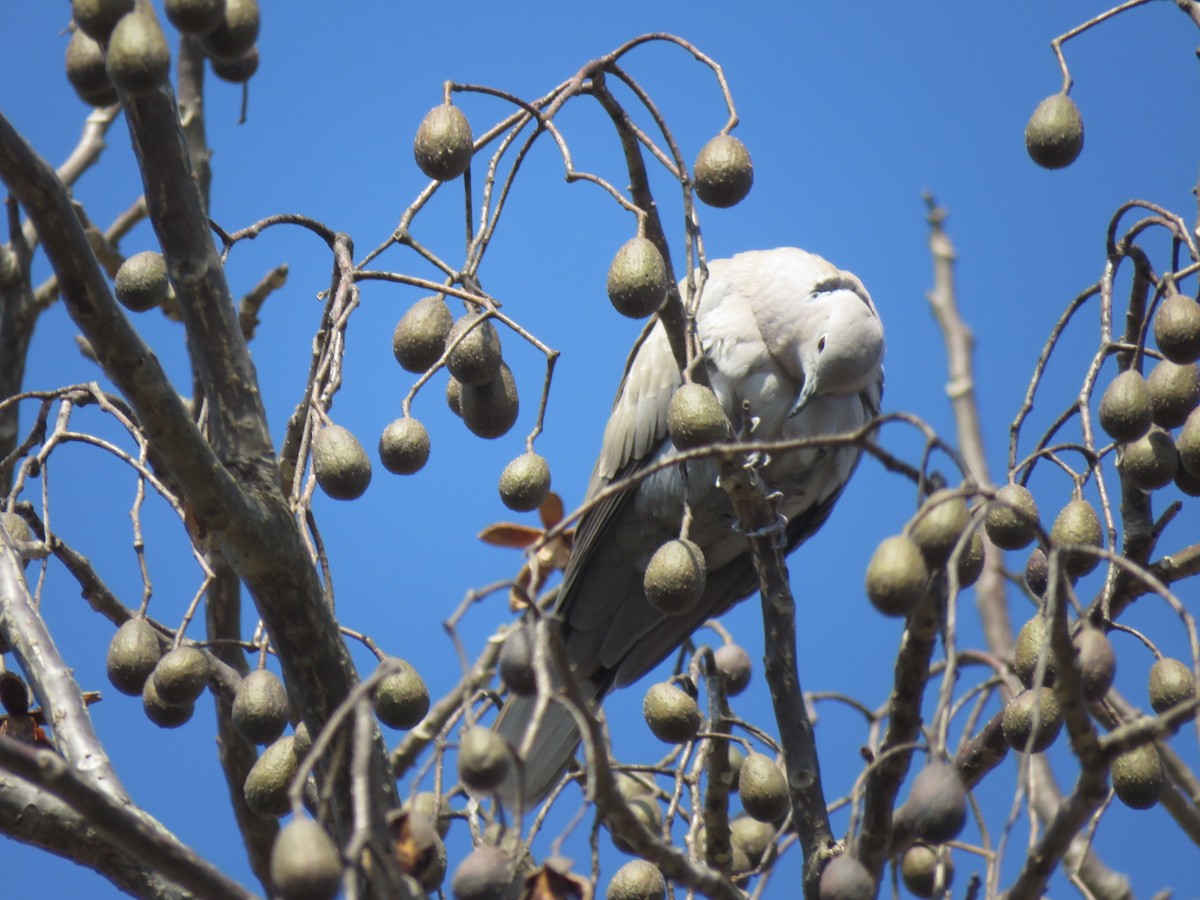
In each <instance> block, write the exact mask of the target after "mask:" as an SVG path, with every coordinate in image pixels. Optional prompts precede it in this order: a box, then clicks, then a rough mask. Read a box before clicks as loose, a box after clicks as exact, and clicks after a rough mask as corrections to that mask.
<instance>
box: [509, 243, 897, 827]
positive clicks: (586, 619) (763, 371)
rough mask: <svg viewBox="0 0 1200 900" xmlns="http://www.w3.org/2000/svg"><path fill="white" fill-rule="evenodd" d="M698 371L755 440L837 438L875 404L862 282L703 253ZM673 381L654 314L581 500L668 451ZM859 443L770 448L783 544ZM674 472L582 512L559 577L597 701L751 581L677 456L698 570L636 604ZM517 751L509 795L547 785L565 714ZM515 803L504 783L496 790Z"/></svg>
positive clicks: (875, 363)
mask: <svg viewBox="0 0 1200 900" xmlns="http://www.w3.org/2000/svg"><path fill="white" fill-rule="evenodd" d="M696 330H697V333H698V336H699V339H700V344H701V347H702V348H703V351H704V357H705V362H706V364H707V369H708V377H709V380H710V382H711V384H712V388H713V390H714V391H715V393H716V395H717V397H718V398H719V399H720V401H721V404H722V406H723V407H724V409H725V412H726V414H727V415H728V416H729V419H730V421H731V422H733V423H734V425H735V428H736V427H737V426H738V423H742V422H750V423H752V432H751V433H750V434H749V435H743V436H744V437H746V438H748V439H751V440H762V441H772V440H778V439H787V438H808V437H818V436H821V435H835V434H843V433H846V432H850V431H853V430H855V429H857V428H859V427H861V426H862V425H864V424H865V423H867V422H869V421H870V420H871V419H872V418H874V417H875V416H876V415H877V414H878V413H879V405H880V398H881V395H882V393H883V369H882V361H883V353H884V339H883V326H882V324H881V323H880V320H879V315H878V313H877V312H876V310H875V306H874V304H873V303H872V302H871V298H870V296H869V295H868V294H867V291H866V288H864V287H863V285H862V282H860V281H859V280H858V278H856V277H855V276H854V275H852V274H850V273H849V272H846V271H843V270H841V269H838V268H837V267H836V266H834V265H832V264H830V263H829V262H826V261H825V260H824V259H822V258H821V257H819V256H816V255H814V254H812V253H807V252H805V251H804V250H798V249H795V248H792V247H783V248H779V249H776V250H762V251H752V252H748V253H740V254H738V255H737V256H734V257H733V258H732V259H723V260H716V261H713V262H711V263H710V264H709V277H708V280H707V283H706V284H705V285H704V290H703V293H702V295H701V299H700V306H699V309H698V311H697V315H696ZM681 383H682V379H681V378H680V374H679V370H678V368H677V366H676V364H675V358H674V356H673V355H672V353H671V349H670V346H669V345H668V342H667V336H666V333H665V331H664V330H663V327H662V325H661V323H659V324H656V325H655V326H654V327H653V328H652V329H651V331H650V333H649V335H648V336H647V337H646V339H645V340H644V341H643V342H642V344H641V346H640V347H639V348H638V349H637V352H636V355H635V356H634V358H633V359H632V361H631V362H630V364H629V366H628V368H627V370H626V373H625V377H624V379H623V380H622V382H621V387H620V389H619V391H618V393H617V398H616V401H615V403H614V404H613V410H612V415H611V416H610V418H609V420H608V426H607V427H606V429H605V432H604V444H603V446H602V447H601V450H600V458H599V459H598V460H597V462H596V467H595V470H594V472H593V474H592V480H591V484H590V486H589V488H588V492H587V498H588V499H590V498H592V497H594V496H595V495H596V494H597V493H598V492H599V491H600V490H602V489H603V488H604V487H606V486H607V485H609V484H610V483H611V482H613V481H615V480H617V479H620V478H623V477H625V476H627V475H629V474H631V473H633V472H636V471H637V470H638V469H640V468H642V467H644V466H646V465H648V464H651V463H654V462H657V461H658V460H660V459H662V458H664V457H666V456H668V455H670V454H672V453H674V452H675V449H674V447H673V446H672V444H671V441H670V439H669V438H668V437H667V407H668V404H669V403H670V399H671V395H672V393H673V392H674V391H675V389H676V388H677V387H678V386H679V385H680V384H681ZM859 456H860V450H859V449H858V448H857V447H852V446H845V447H826V448H815V449H804V450H795V451H789V452H784V453H774V454H771V455H770V457H769V458H767V460H766V463H765V465H764V466H763V468H762V470H761V474H762V477H763V479H764V481H765V482H766V485H767V488H768V490H770V491H773V492H776V491H777V492H778V493H779V494H780V495H781V499H780V501H779V503H780V512H781V513H782V515H783V516H784V517H785V519H786V525H785V526H784V535H783V537H784V539H785V540H786V544H787V548H788V551H789V552H790V551H791V550H793V549H794V548H796V547H797V546H799V545H800V544H802V543H803V542H804V541H805V540H807V539H808V538H809V537H811V536H812V535H813V534H814V533H815V532H816V531H817V530H818V529H819V528H820V527H821V525H822V524H824V522H825V520H826V518H828V516H829V514H830V511H831V510H832V509H833V505H834V503H835V502H836V501H837V498H838V497H839V496H840V495H841V493H842V490H843V488H845V486H846V482H847V481H848V480H849V478H850V476H851V474H852V473H853V472H854V469H855V466H856V465H857V464H858V460H859ZM684 490H685V479H684V478H683V476H682V475H681V473H680V470H679V467H678V466H671V467H668V468H666V469H664V470H662V471H660V472H657V473H656V474H654V475H652V476H650V477H649V478H647V479H645V480H644V481H642V482H641V483H640V484H639V485H638V486H637V487H636V488H634V489H632V490H630V491H625V492H622V493H620V494H618V495H615V496H613V497H611V498H609V499H607V500H605V501H603V502H602V503H600V504H599V505H598V506H597V507H596V508H594V509H593V510H591V511H590V512H589V513H587V515H586V516H585V517H584V518H583V519H582V521H581V522H580V525H579V528H578V531H577V533H576V537H575V547H574V550H573V552H572V554H571V559H570V562H569V563H568V565H567V568H566V571H565V572H564V575H563V582H562V586H561V589H560V592H559V595H558V600H557V605H556V607H555V613H554V614H555V619H556V620H557V624H558V627H559V628H560V633H561V636H562V640H563V642H564V644H565V647H566V652H567V655H568V657H569V659H570V661H571V665H572V667H573V670H574V677H575V678H576V680H577V681H578V683H579V685H580V687H581V689H582V691H583V693H584V695H585V696H586V697H588V698H589V699H591V700H594V701H595V702H597V703H599V702H600V701H601V700H602V699H603V698H604V696H605V695H606V694H607V693H608V692H609V691H611V690H612V689H613V688H617V687H624V686H626V685H628V684H631V683H632V682H634V681H636V680H637V679H638V678H640V677H641V676H642V675H644V674H645V673H646V672H648V671H649V670H650V669H652V668H653V667H654V666H655V665H657V664H658V663H659V662H660V661H661V660H662V659H664V658H665V657H666V656H667V655H668V654H670V653H671V652H672V651H673V650H674V649H675V648H676V647H678V646H679V645H680V644H682V643H683V641H684V640H686V639H687V637H688V635H690V634H691V633H692V632H693V631H695V630H696V629H697V628H698V627H699V626H700V625H701V624H702V623H703V622H704V621H705V620H706V619H710V618H713V617H714V616H719V615H721V614H722V613H724V612H725V611H726V610H727V609H729V607H731V606H732V605H733V604H734V603H736V602H738V601H739V600H742V599H744V598H746V597H747V596H749V595H750V594H751V593H753V592H754V591H755V590H756V589H757V587H758V580H757V577H756V575H755V571H754V566H753V563H752V560H751V557H750V552H749V548H748V546H747V544H746V539H745V537H744V536H743V535H742V534H741V533H740V532H739V531H738V528H737V522H736V519H735V517H734V513H733V509H732V507H731V505H730V502H729V500H728V498H727V497H726V495H725V493H724V491H723V490H722V489H721V488H720V487H719V486H718V485H717V464H716V463H715V462H713V461H701V462H695V461H693V462H691V463H688V464H687V478H686V490H687V493H688V497H687V499H688V501H689V504H690V506H691V510H692V514H693V520H692V524H691V529H690V533H689V535H688V537H689V539H690V540H692V541H694V542H695V543H696V544H698V545H699V546H700V548H701V549H702V550H703V552H704V556H705V559H706V561H707V568H708V580H707V584H706V586H705V590H704V594H703V597H702V598H701V600H700V602H699V603H698V604H697V605H696V607H695V608H694V609H693V610H692V611H691V612H688V613H685V614H683V615H678V616H666V615H664V614H663V613H661V612H659V611H657V610H656V609H655V608H654V607H652V606H651V605H650V603H649V602H648V601H647V600H646V597H645V593H644V591H643V587H642V582H643V575H644V573H645V571H646V566H647V564H648V563H649V561H650V557H651V556H652V555H653V554H654V551H655V550H657V549H658V547H659V546H660V545H662V544H663V543H664V542H666V541H668V540H671V539H673V538H677V537H678V536H679V530H680V523H681V519H682V515H683V501H684ZM533 713H534V698H531V697H512V698H510V699H509V700H508V701H507V702H506V704H505V707H504V709H503V711H502V712H501V715H500V718H499V719H498V721H497V725H496V727H497V730H498V731H499V733H500V734H501V735H502V736H503V737H505V738H506V739H507V740H508V741H509V742H510V743H511V744H512V746H514V747H520V746H521V745H522V742H523V741H524V739H525V737H526V730H527V729H528V727H529V726H530V725H531V724H532V723H531V720H532V717H533ZM536 728H537V731H536V734H535V736H534V739H533V741H532V744H531V746H532V748H533V749H532V752H531V753H530V755H529V756H528V757H527V758H526V759H524V760H523V766H522V769H523V781H522V784H521V788H520V792H519V793H520V798H521V800H522V802H524V804H526V805H527V806H528V805H529V804H531V803H533V802H536V801H537V800H539V799H540V798H541V797H543V796H544V795H545V793H546V792H547V791H548V790H549V788H550V787H551V785H552V784H553V783H554V782H555V781H556V780H557V778H558V777H559V775H561V773H562V771H563V769H564V768H565V766H566V765H567V764H568V763H569V761H570V759H571V757H572V756H573V755H574V752H575V748H576V746H577V745H578V743H579V735H578V732H577V731H576V730H575V726H574V723H573V721H572V720H571V717H570V714H569V713H568V712H567V710H566V709H565V707H563V706H560V705H558V704H555V703H552V704H551V705H550V706H549V707H548V710H547V712H546V714H545V716H544V717H543V718H542V720H541V721H540V722H538V723H537V725H536ZM501 795H502V797H503V798H504V799H505V800H506V801H507V802H509V803H512V802H514V801H515V800H516V797H517V785H516V783H515V782H514V781H511V780H510V783H509V784H508V785H506V786H505V788H503V789H502V791H501Z"/></svg>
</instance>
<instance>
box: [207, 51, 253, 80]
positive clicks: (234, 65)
mask: <svg viewBox="0 0 1200 900" xmlns="http://www.w3.org/2000/svg"><path fill="white" fill-rule="evenodd" d="M258 62H259V57H258V45H257V44H256V45H254V46H253V47H251V48H250V49H249V50H247V51H246V52H245V53H243V54H242V55H241V56H238V57H235V58H233V59H221V58H219V57H212V58H211V59H209V65H210V66H212V72H213V74H214V75H216V76H217V77H218V78H220V79H221V80H222V81H228V82H229V83H230V84H245V83H246V82H247V81H249V80H250V79H251V78H253V77H254V73H255V72H257V71H258Z"/></svg>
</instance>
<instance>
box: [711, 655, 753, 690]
mask: <svg viewBox="0 0 1200 900" xmlns="http://www.w3.org/2000/svg"><path fill="white" fill-rule="evenodd" d="M713 661H714V662H715V663H716V664H717V670H718V671H719V672H720V673H721V674H722V675H723V676H724V677H725V693H726V695H728V696H730V697H736V696H737V695H738V694H740V693H741V692H742V691H744V690H745V689H746V687H747V686H748V685H749V684H750V676H751V674H752V673H753V671H754V665H753V663H752V662H751V661H750V654H749V653H747V652H746V651H745V650H744V649H743V648H742V647H739V646H738V645H737V644H722V645H721V646H720V647H718V648H717V649H716V650H715V651H714V652H713Z"/></svg>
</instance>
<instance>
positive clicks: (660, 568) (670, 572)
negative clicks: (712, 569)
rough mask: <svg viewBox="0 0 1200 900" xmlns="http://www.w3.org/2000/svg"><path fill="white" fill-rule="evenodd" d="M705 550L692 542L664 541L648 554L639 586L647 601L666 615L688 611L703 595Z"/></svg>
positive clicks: (706, 571) (705, 572)
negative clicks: (644, 571)
mask: <svg viewBox="0 0 1200 900" xmlns="http://www.w3.org/2000/svg"><path fill="white" fill-rule="evenodd" d="M707 578H708V568H707V566H706V564H705V561H704V551H702V550H701V549H700V547H699V546H697V545H696V544H694V543H692V542H691V541H682V540H676V541H667V542H666V543H665V544H663V545H662V546H661V547H659V548H658V549H657V550H656V551H655V552H654V556H652V557H650V563H649V564H648V565H647V566H646V573H645V576H644V578H643V580H642V588H643V589H644V590H645V592H646V600H647V601H648V602H649V603H650V605H651V606H653V607H654V608H655V609H657V610H658V611H659V612H661V613H662V614H663V615H667V616H680V615H683V614H684V613H688V612H691V611H692V610H693V609H695V608H696V604H697V603H699V602H700V598H701V597H703V596H704V585H705V583H706V580H707Z"/></svg>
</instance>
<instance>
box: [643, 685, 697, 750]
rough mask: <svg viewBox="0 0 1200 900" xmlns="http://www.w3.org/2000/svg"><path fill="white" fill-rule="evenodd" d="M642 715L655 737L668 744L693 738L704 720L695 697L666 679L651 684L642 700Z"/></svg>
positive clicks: (680, 742)
mask: <svg viewBox="0 0 1200 900" xmlns="http://www.w3.org/2000/svg"><path fill="white" fill-rule="evenodd" d="M642 715H643V716H644V717H645V719H646V724H647V725H649V726H650V730H651V731H652V732H653V733H654V736H655V737H656V738H658V739H659V740H660V741H665V742H666V743H668V744H682V743H684V742H685V741H690V740H692V739H693V738H695V736H696V734H697V732H699V731H700V724H701V722H702V721H703V719H702V717H701V715H700V707H699V706H698V705H697V703H696V701H695V699H693V698H692V696H691V695H690V694H688V693H686V692H685V691H682V690H680V689H679V688H677V687H676V686H675V685H673V684H670V683H669V682H665V681H664V682H662V683H660V684H652V685H651V686H650V689H649V690H648V691H646V697H645V699H644V700H643V701H642Z"/></svg>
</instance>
